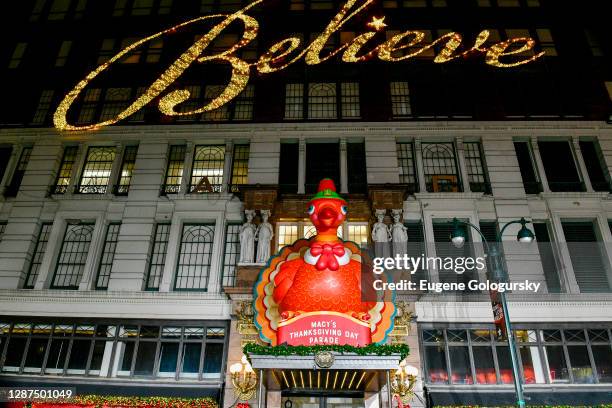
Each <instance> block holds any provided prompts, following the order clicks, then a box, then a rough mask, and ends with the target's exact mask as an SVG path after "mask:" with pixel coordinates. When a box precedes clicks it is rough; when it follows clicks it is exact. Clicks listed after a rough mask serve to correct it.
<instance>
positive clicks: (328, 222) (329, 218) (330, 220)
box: [318, 206, 338, 228]
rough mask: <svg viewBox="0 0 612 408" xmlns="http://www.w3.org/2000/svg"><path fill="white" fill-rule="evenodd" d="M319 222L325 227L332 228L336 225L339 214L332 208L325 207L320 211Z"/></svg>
mask: <svg viewBox="0 0 612 408" xmlns="http://www.w3.org/2000/svg"><path fill="white" fill-rule="evenodd" d="M318 218H319V222H320V223H321V224H322V225H323V226H325V227H328V228H329V227H332V226H334V225H335V224H336V221H337V219H338V212H337V211H336V210H335V209H334V208H332V207H327V206H325V207H324V208H323V209H322V210H321V211H319V217H318Z"/></svg>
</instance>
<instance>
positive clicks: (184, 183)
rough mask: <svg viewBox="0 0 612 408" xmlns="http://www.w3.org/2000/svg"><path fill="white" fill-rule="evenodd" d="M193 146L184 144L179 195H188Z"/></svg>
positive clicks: (190, 143) (188, 143)
mask: <svg viewBox="0 0 612 408" xmlns="http://www.w3.org/2000/svg"><path fill="white" fill-rule="evenodd" d="M193 153H194V146H193V143H192V142H187V143H185V161H184V162H183V177H181V187H180V188H179V193H181V194H188V193H189V191H188V190H189V187H190V184H191V167H192V166H193Z"/></svg>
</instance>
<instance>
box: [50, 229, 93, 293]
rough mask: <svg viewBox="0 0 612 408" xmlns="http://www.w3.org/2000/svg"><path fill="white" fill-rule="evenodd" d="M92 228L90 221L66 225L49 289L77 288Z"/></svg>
mask: <svg viewBox="0 0 612 408" xmlns="http://www.w3.org/2000/svg"><path fill="white" fill-rule="evenodd" d="M93 229H94V224H91V223H78V224H67V225H66V232H65V233H64V240H63V241H62V248H61V250H60V252H59V255H58V258H57V265H56V267H55V274H54V275H53V280H52V282H51V289H78V288H79V283H80V282H81V277H82V276H83V271H84V269H85V262H86V261H87V254H88V253H89V245H90V244H91V238H92V234H93Z"/></svg>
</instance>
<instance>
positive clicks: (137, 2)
mask: <svg viewBox="0 0 612 408" xmlns="http://www.w3.org/2000/svg"><path fill="white" fill-rule="evenodd" d="M152 9H153V0H134V3H133V4H132V15H133V16H148V15H150V14H151V11H152Z"/></svg>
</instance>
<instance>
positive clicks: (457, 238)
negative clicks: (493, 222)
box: [451, 218, 535, 408]
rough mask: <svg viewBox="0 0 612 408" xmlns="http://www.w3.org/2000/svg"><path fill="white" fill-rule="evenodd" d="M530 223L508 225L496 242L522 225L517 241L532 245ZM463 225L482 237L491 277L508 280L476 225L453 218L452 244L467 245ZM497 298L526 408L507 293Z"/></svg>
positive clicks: (521, 404)
mask: <svg viewBox="0 0 612 408" xmlns="http://www.w3.org/2000/svg"><path fill="white" fill-rule="evenodd" d="M529 222H530V221H527V220H525V218H521V219H520V220H514V221H510V222H508V223H506V224H505V225H504V226H503V227H502V229H501V230H500V231H499V233H498V234H496V236H495V241H496V242H497V243H501V242H502V236H503V235H504V231H505V230H506V228H508V226H510V225H513V224H521V229H520V230H519V232H518V233H517V234H516V240H517V241H518V242H520V243H521V244H530V243H532V242H533V240H534V239H535V236H534V235H533V232H531V230H529V228H527V227H526V224H527V223H529ZM462 225H465V226H469V227H471V228H473V229H475V230H476V231H477V232H478V233H479V234H480V236H481V237H482V242H483V244H484V246H485V248H486V251H487V254H488V256H489V263H490V265H491V269H492V270H491V275H492V276H493V277H494V279H495V280H497V281H498V282H504V281H507V279H508V273H507V271H506V270H505V262H503V259H502V255H501V252H500V251H499V249H498V246H497V245H494V246H493V248H491V247H489V243H488V242H487V239H486V238H485V236H484V234H483V233H482V231H480V229H479V228H478V227H477V226H475V225H474V224H472V223H470V222H467V221H459V220H458V219H457V218H453V230H452V232H451V242H452V243H453V245H454V246H455V247H457V248H461V247H462V246H463V244H464V243H465V238H466V234H465V231H464V230H463V228H461V226H462ZM497 296H498V298H499V302H500V303H501V306H502V310H503V313H504V323H505V329H506V336H507V337H508V348H509V349H510V358H511V360H512V374H513V378H514V389H515V392H516V405H517V406H518V407H519V408H524V407H525V396H524V394H523V384H522V382H521V377H520V372H519V362H518V355H517V353H516V344H515V339H514V332H513V331H512V324H511V322H510V314H509V313H508V302H507V301H506V292H498V293H497Z"/></svg>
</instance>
